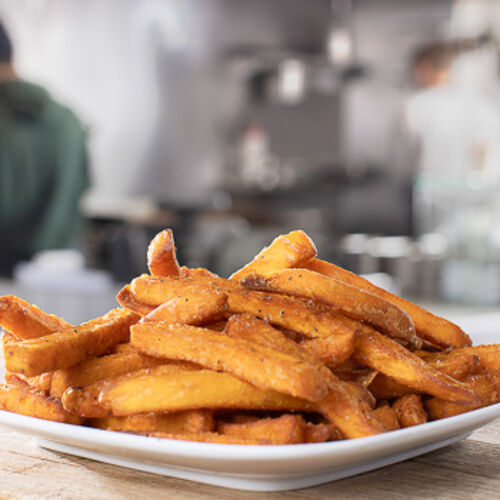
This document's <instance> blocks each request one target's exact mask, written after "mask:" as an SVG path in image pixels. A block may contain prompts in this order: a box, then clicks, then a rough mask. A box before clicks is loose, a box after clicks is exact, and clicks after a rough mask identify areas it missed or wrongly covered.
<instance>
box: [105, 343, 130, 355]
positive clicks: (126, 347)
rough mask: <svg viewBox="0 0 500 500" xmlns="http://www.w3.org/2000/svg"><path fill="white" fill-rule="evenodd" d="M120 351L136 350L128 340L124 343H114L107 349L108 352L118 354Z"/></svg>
mask: <svg viewBox="0 0 500 500" xmlns="http://www.w3.org/2000/svg"><path fill="white" fill-rule="evenodd" d="M121 352H137V351H136V350H135V349H134V348H133V347H132V346H131V345H130V342H126V343H124V344H116V345H114V346H113V347H112V348H111V349H110V351H109V353H110V354H119V353H121Z"/></svg>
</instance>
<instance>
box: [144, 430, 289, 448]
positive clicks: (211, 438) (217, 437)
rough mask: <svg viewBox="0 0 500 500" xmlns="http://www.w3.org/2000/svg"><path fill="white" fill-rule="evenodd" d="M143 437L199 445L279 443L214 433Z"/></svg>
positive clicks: (165, 434) (163, 433) (155, 434)
mask: <svg viewBox="0 0 500 500" xmlns="http://www.w3.org/2000/svg"><path fill="white" fill-rule="evenodd" d="M144 435H145V436H149V437H155V438H160V439H175V440H177V441H198V442H200V443H218V444H246V445H271V444H279V443H271V442H270V441H264V440H263V439H244V438H240V437H235V436H222V435H221V434H217V433H215V432H199V433H196V434H195V433H192V434H188V433H181V434H176V433H173V432H148V433H145V434H144Z"/></svg>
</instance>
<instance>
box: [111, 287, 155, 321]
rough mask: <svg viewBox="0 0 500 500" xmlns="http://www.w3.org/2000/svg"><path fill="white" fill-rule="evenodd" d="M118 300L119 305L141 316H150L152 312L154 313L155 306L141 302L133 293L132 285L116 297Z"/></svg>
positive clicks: (124, 288) (123, 289)
mask: <svg viewBox="0 0 500 500" xmlns="http://www.w3.org/2000/svg"><path fill="white" fill-rule="evenodd" d="M116 300H117V301H118V304H120V305H121V306H123V307H125V308H127V309H130V310H131V311H134V312H136V313H137V314H140V315H141V316H146V315H148V314H149V313H150V312H151V311H154V306H151V305H148V304H143V303H142V302H139V301H138V300H137V299H136V298H135V297H134V294H133V293H132V290H131V287H130V285H125V286H124V287H123V288H122V289H121V290H120V291H119V292H118V295H117V296H116Z"/></svg>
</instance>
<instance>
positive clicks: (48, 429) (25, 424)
mask: <svg viewBox="0 0 500 500" xmlns="http://www.w3.org/2000/svg"><path fill="white" fill-rule="evenodd" d="M496 418H500V403H496V404H493V405H489V406H486V407H483V408H479V409H477V410H472V411H470V412H467V413H463V414H460V415H455V416H453V417H448V418H444V419H440V420H435V421H431V422H427V423H425V424H421V425H417V426H414V427H408V428H406V429H398V430H395V431H390V432H387V433H383V434H378V435H375V436H367V437H362V438H357V439H345V440H340V441H329V442H325V443H307V444H294V445H240V444H222V443H204V442H198V441H183V440H176V439H166V438H156V437H152V436H141V435H137V434H131V433H126V432H116V431H107V430H103V429H96V428H93V427H86V426H82V425H75V424H68V423H62V422H54V421H49V420H44V419H40V418H36V417H30V416H27V415H20V414H17V413H13V412H8V411H5V410H0V424H2V425H5V426H7V427H10V428H11V429H15V430H16V431H18V432H21V433H27V434H30V435H33V436H35V437H41V438H42V439H49V440H58V442H61V441H60V440H61V439H64V441H63V442H68V440H69V441H72V442H74V441H75V439H76V440H81V441H84V440H88V439H89V438H91V439H90V440H91V442H93V443H100V444H101V445H102V446H103V447H104V446H106V447H107V446H110V447H112V448H116V447H117V446H120V447H122V448H123V447H126V448H127V449H129V450H133V451H139V452H140V451H144V450H146V449H148V448H151V447H154V451H155V452H156V453H162V454H171V453H173V454H175V455H177V456H179V457H182V458H204V457H205V458H212V459H213V458H219V455H220V458H223V459H224V460H228V459H229V460H245V461H246V460H275V459H280V460H284V461H285V462H290V461H294V460H296V459H298V458H303V457H304V455H307V456H308V457H316V458H322V457H324V456H328V455H330V454H332V453H342V452H347V451H353V450H354V449H356V448H358V449H362V450H363V451H364V450H366V449H367V448H369V449H372V450H373V451H376V450H377V449H381V448H384V447H385V446H387V445H390V444H391V442H393V443H398V442H406V441H411V440H413V439H415V438H419V437H421V438H423V437H426V438H431V439H436V440H438V439H439V436H446V435H453V434H454V433H457V434H458V433H459V432H460V431H461V430H462V431H463V430H464V429H470V430H471V432H472V431H473V430H476V429H478V428H479V427H482V426H483V425H485V424H486V423H489V422H490V421H493V420H495V419H496ZM439 431H446V432H444V433H443V434H442V433H441V432H439ZM47 435H51V436H55V438H47V437H46V436H47Z"/></svg>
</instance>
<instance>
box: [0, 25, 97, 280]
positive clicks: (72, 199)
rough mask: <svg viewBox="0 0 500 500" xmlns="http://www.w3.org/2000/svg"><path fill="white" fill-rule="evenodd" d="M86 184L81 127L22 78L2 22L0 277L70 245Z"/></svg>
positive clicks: (76, 226) (85, 161)
mask: <svg viewBox="0 0 500 500" xmlns="http://www.w3.org/2000/svg"><path fill="white" fill-rule="evenodd" d="M88 186H89V177H88V170H87V153H86V133H85V130H84V128H83V126H82V124H81V123H80V121H79V120H78V118H77V117H76V116H75V114H74V113H73V112H72V111H71V110H70V109H68V108H66V107H64V106H62V105H61V104H59V103H57V102H56V101H54V100H53V98H52V97H51V96H50V94H49V93H48V92H47V91H46V90H45V89H43V88H42V87H40V86H38V85H35V84H33V83H30V82H27V81H25V80H23V79H21V78H20V77H19V75H18V74H17V72H16V70H15V67H14V65H13V48H12V43H11V40H10V38H9V36H8V34H7V32H6V30H5V28H4V26H3V23H2V21H1V20H0V274H3V275H8V274H10V273H11V272H12V269H13V266H14V264H15V263H16V262H18V261H20V260H26V259H29V258H30V257H31V256H32V255H33V254H34V253H35V252H37V251H40V250H45V249H51V248H63V247H67V246H70V245H72V244H73V243H74V242H75V240H76V237H77V235H78V232H79V229H80V228H81V223H82V220H81V217H80V214H79V211H78V202H79V199H80V196H81V195H82V193H83V191H84V190H85V189H87V187H88Z"/></svg>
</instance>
